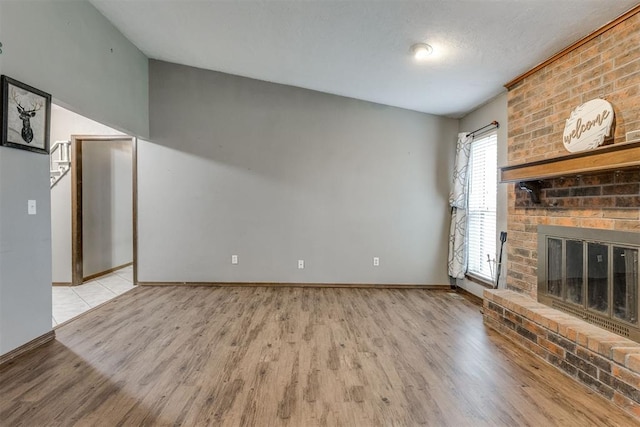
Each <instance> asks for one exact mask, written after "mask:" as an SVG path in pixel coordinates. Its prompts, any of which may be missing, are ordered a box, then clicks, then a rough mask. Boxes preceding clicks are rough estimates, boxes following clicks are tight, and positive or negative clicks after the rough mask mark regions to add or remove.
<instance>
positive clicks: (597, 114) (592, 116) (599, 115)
mask: <svg viewBox="0 0 640 427" xmlns="http://www.w3.org/2000/svg"><path fill="white" fill-rule="evenodd" d="M612 124H613V107H612V106H611V104H610V103H609V102H607V101H605V100H604V99H592V100H591V101H587V102H585V103H584V104H582V105H579V106H577V107H576V108H575V109H574V110H573V111H572V112H571V116H569V118H568V119H567V122H566V124H565V126H564V133H563V135H562V142H563V143H564V147H565V148H566V149H567V150H568V151H570V152H572V153H575V152H578V151H585V150H592V149H594V148H596V147H598V146H600V145H601V144H602V143H603V142H604V140H605V138H606V137H608V136H610V135H611V125H612Z"/></svg>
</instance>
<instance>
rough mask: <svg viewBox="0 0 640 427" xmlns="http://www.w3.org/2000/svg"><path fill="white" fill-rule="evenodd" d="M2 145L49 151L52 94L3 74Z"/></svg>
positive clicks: (0, 110) (40, 151) (47, 152)
mask: <svg viewBox="0 0 640 427" xmlns="http://www.w3.org/2000/svg"><path fill="white" fill-rule="evenodd" d="M0 112H1V113H2V140H1V141H0V145H3V146H5V147H13V148H21V149H23V150H29V151H34V152H36V153H43V154H49V127H50V122H51V95H49V94H48V93H44V92H43V91H41V90H38V89H36V88H33V87H31V86H29V85H26V84H24V83H20V82H19V81H17V80H14V79H12V78H9V77H7V76H4V75H3V76H2V107H1V109H0Z"/></svg>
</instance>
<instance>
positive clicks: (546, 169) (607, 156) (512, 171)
mask: <svg viewBox="0 0 640 427" xmlns="http://www.w3.org/2000/svg"><path fill="white" fill-rule="evenodd" d="M634 166H636V167H637V166H640V141H637V142H626V143H618V144H613V145H607V146H604V147H600V148H596V149H593V150H589V151H582V152H580V153H573V154H569V155H567V156H562V157H556V158H553V159H545V160H540V161H537V162H530V163H522V164H519V165H513V166H504V167H501V168H500V182H522V181H537V180H541V179H547V178H556V177H561V176H571V175H580V174H584V173H591V172H600V171H611V170H618V169H626V168H630V167H634Z"/></svg>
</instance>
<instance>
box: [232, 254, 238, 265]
mask: <svg viewBox="0 0 640 427" xmlns="http://www.w3.org/2000/svg"><path fill="white" fill-rule="evenodd" d="M237 263H238V255H231V264H237Z"/></svg>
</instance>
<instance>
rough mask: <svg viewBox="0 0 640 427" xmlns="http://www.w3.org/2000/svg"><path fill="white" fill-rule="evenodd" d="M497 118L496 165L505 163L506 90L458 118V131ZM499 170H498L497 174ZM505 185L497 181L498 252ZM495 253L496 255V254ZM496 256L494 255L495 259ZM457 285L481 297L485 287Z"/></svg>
mask: <svg viewBox="0 0 640 427" xmlns="http://www.w3.org/2000/svg"><path fill="white" fill-rule="evenodd" d="M494 120H497V121H498V122H499V123H500V128H498V167H500V166H504V165H506V164H507V135H508V134H507V127H508V123H507V92H503V93H502V94H500V95H498V96H497V97H496V98H494V99H492V100H491V101H489V102H488V103H486V104H484V105H483V106H481V107H480V108H478V109H476V110H475V111H473V112H471V113H469V114H467V115H466V116H465V117H464V118H462V119H461V120H460V132H470V131H472V130H475V129H479V128H480V127H482V126H485V125H486V124H488V123H491V122H492V121H494ZM499 173H500V171H499V170H498V174H499ZM507 185H508V184H500V183H498V200H497V204H498V206H497V212H496V215H497V224H496V233H497V235H496V250H497V251H498V254H499V252H500V240H499V236H500V231H506V230H507ZM508 244H509V241H508V240H507V243H505V250H504V254H503V256H502V273H501V277H500V287H504V283H505V280H506V278H507V275H506V271H505V269H506V265H507V250H506V245H508ZM498 254H496V255H498ZM497 258H498V257H497V256H496V259H497ZM457 284H458V286H460V287H461V288H463V289H466V290H467V291H469V292H471V293H472V294H474V295H477V296H479V297H482V291H483V290H484V289H485V288H484V287H483V286H481V285H479V284H477V283H474V282H471V281H469V280H467V279H463V280H458V281H457Z"/></svg>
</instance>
